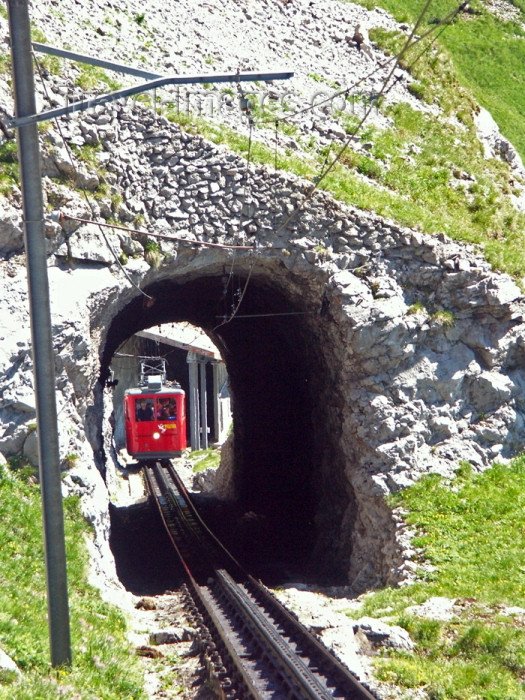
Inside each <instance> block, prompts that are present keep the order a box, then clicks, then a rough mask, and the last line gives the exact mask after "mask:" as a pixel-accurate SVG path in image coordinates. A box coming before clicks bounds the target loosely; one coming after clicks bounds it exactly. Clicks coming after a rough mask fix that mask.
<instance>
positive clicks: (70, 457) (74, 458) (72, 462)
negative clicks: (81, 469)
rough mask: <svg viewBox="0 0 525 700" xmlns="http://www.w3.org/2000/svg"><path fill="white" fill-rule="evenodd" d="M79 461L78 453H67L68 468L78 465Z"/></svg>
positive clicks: (65, 463) (65, 462) (66, 462)
mask: <svg viewBox="0 0 525 700" xmlns="http://www.w3.org/2000/svg"><path fill="white" fill-rule="evenodd" d="M77 462H78V455H77V454H75V453H74V452H71V453H70V454H67V455H66V456H65V457H64V466H65V467H66V468H67V469H72V468H73V467H74V466H76V464H77Z"/></svg>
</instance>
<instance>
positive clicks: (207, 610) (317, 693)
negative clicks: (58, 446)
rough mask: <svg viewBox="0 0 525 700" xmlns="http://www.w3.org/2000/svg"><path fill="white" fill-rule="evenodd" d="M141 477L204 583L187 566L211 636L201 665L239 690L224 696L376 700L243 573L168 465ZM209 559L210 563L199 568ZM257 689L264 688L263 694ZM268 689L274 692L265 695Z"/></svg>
mask: <svg viewBox="0 0 525 700" xmlns="http://www.w3.org/2000/svg"><path fill="white" fill-rule="evenodd" d="M145 472H146V480H147V482H148V488H149V490H150V493H151V494H152V495H154V496H155V499H156V501H157V506H158V508H159V510H160V511H161V516H162V519H163V522H164V524H165V527H166V528H167V529H169V528H170V527H171V531H170V530H168V534H169V536H170V539H171V540H172V542H173V543H174V545H175V548H176V550H177V552H178V554H179V557H181V558H182V557H183V556H184V552H183V551H182V550H183V549H184V550H185V549H187V548H189V549H190V550H191V551H190V555H191V556H192V557H193V558H195V553H196V552H197V553H198V554H197V559H198V562H199V564H198V566H197V568H198V569H199V572H198V575H199V576H198V577H199V578H201V577H202V578H205V579H206V581H207V585H199V584H198V583H197V581H196V578H195V576H194V573H195V572H192V571H190V567H189V566H188V564H187V563H186V562H183V565H184V568H185V570H186V572H187V574H188V579H189V582H190V588H191V593H190V596H191V598H192V599H193V605H194V607H195V608H196V610H198V616H197V622H198V624H199V626H200V627H201V629H203V628H204V629H205V628H208V629H210V630H212V633H211V637H210V633H209V632H206V631H203V634H204V638H205V639H206V641H205V642H203V645H204V655H205V660H206V664H207V666H208V668H209V670H210V674H211V675H212V676H213V678H215V680H216V682H219V681H217V678H219V677H221V675H222V676H223V677H224V676H226V677H229V678H230V679H232V681H231V682H234V683H236V684H237V686H238V687H239V692H238V693H236V694H233V695H228V694H226V695H224V694H223V695H222V697H235V698H251V699H253V698H256V699H260V698H274V697H277V696H276V695H275V692H277V688H276V686H277V685H278V686H279V688H280V690H279V691H278V692H279V693H280V694H279V697H283V698H287V699H288V700H333V698H345V700H377V698H378V695H377V694H375V693H373V692H372V691H371V690H369V689H368V688H367V687H366V686H365V685H363V684H362V683H361V682H360V681H359V680H358V679H357V678H356V677H355V676H354V675H353V674H352V673H351V672H350V671H349V670H348V669H347V668H346V667H345V666H344V665H343V664H342V663H341V662H339V661H338V659H336V657H335V656H334V655H333V654H332V653H331V652H329V651H328V650H327V649H326V647H325V646H324V645H323V644H322V643H321V642H320V641H319V640H318V639H317V638H316V637H315V636H314V635H313V634H311V633H310V632H309V631H308V630H307V629H306V628H305V627H304V626H303V625H301V624H300V623H299V622H298V620H297V618H296V617H295V616H294V615H293V614H292V613H290V612H289V611H288V610H287V609H286V608H285V607H284V606H283V605H282V604H281V603H280V602H279V601H278V600H277V599H276V598H275V596H274V595H273V594H272V593H271V592H270V591H268V589H267V588H266V587H265V586H263V585H262V583H260V582H259V581H257V580H255V579H254V578H253V577H252V576H249V575H248V574H246V573H245V572H244V570H243V569H242V567H241V566H240V565H239V564H238V562H237V561H236V560H235V559H234V558H233V557H231V555H230V554H229V552H228V551H227V550H226V549H225V548H224V546H223V545H222V543H220V541H219V540H217V538H216V537H215V536H214V535H213V533H211V531H210V530H209V529H208V528H207V527H206V525H205V524H204V523H203V522H202V519H201V518H200V516H199V514H198V512H197V510H196V509H195V506H194V505H193V503H192V502H191V498H190V497H189V495H188V494H187V492H186V489H185V488H184V485H183V484H182V481H181V480H180V477H179V476H178V475H177V473H176V471H175V470H174V469H173V466H172V465H171V463H169V462H168V461H167V460H166V461H164V462H162V463H157V464H155V465H149V468H145ZM153 482H154V483H153ZM182 521H185V522H182ZM174 531H175V532H174ZM181 541H183V542H184V545H182V544H181ZM208 554H210V556H211V559H210V560H209V561H208V562H206V564H205V566H204V568H201V562H202V560H203V559H206V556H207V555H208ZM223 565H224V567H223ZM227 566H233V569H234V571H235V575H236V576H237V578H239V579H240V580H241V581H242V583H239V582H236V581H235V579H234V577H233V576H232V575H231V574H230V573H229V572H228V571H226V567H227ZM206 635H207V637H206ZM254 659H259V662H260V664H259V663H255V661H254ZM259 665H260V668H257V667H258V666H259ZM254 672H255V675H254ZM258 685H260V686H264V689H263V690H262V691H261V690H260V689H259V688H258ZM271 685H273V686H274V687H273V689H271V690H268V689H267V686H271ZM237 686H236V687H237ZM221 692H222V691H221ZM243 693H244V694H243ZM283 693H284V694H283Z"/></svg>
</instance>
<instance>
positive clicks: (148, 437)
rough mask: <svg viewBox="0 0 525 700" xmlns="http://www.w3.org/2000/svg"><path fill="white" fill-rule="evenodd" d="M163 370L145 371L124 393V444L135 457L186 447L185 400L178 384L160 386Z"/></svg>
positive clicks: (165, 455)
mask: <svg viewBox="0 0 525 700" xmlns="http://www.w3.org/2000/svg"><path fill="white" fill-rule="evenodd" d="M165 376H166V375H165V372H164V373H163V374H160V375H147V374H145V373H144V371H141V382H140V383H141V384H142V385H143V386H141V387H139V388H136V389H128V390H127V391H126V392H125V394H124V420H125V424H126V448H127V450H128V452H129V454H130V455H131V456H132V457H134V458H135V459H138V460H146V459H171V458H173V457H180V455H181V453H182V450H184V449H185V448H186V401H185V398H186V397H185V393H184V391H183V389H181V388H180V387H179V386H176V387H167V386H164V380H165Z"/></svg>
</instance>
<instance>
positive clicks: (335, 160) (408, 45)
mask: <svg viewBox="0 0 525 700" xmlns="http://www.w3.org/2000/svg"><path fill="white" fill-rule="evenodd" d="M431 2H432V0H426V3H425V6H424V7H423V9H422V11H421V13H420V14H419V17H418V19H417V21H416V23H415V25H414V27H413V29H412V31H411V33H410V35H409V37H408V38H407V40H406V42H405V45H404V46H403V48H402V49H401V51H400V52H399V53H398V54H397V55H396V57H395V63H394V65H393V67H392V68H391V70H390V72H389V74H388V76H387V77H386V78H385V79H384V80H383V84H382V86H381V89H380V91H379V92H378V93H377V97H378V98H379V97H381V96H382V95H383V94H384V92H385V90H386V87H387V85H388V83H389V81H390V79H391V78H392V76H393V74H394V71H395V70H396V68H397V66H398V65H399V62H400V60H401V59H402V58H403V56H404V54H405V53H406V52H407V51H408V49H410V48H412V46H414V44H415V43H416V41H412V39H413V37H414V35H415V33H416V31H417V29H418V28H419V25H420V24H421V22H422V21H423V17H424V16H425V14H426V12H427V10H428V8H429V6H430V4H431ZM466 4H467V3H462V4H461V5H460V6H459V7H457V8H456V9H455V10H454V11H453V12H451V13H450V14H449V15H447V17H446V20H447V22H449V21H450V19H451V18H452V17H453V16H455V15H456V14H458V13H459V12H460V11H461V9H462V8H463V7H464V6H465V5H466ZM435 26H439V25H435ZM431 31H435V27H433V28H432V30H431ZM429 33H430V32H427V34H426V35H428V34H429ZM419 40H420V38H419V39H418V40H417V41H419ZM421 55H422V54H421ZM372 108H373V105H372V104H371V105H370V106H369V108H368V109H367V111H366V113H365V114H364V116H363V118H362V119H361V120H360V121H359V123H358V124H357V126H356V127H355V128H354V129H353V131H352V133H351V134H350V135H349V136H348V138H347V139H346V141H345V142H344V143H343V146H342V147H341V148H340V149H339V151H338V153H337V155H336V156H335V158H333V160H332V161H331V162H330V164H329V165H328V166H327V167H325V168H324V169H323V171H322V172H321V174H320V175H319V176H317V177H316V179H315V182H314V183H313V184H312V187H311V188H310V190H309V192H308V193H307V194H306V196H305V197H304V199H303V200H302V202H301V203H300V204H299V205H298V206H297V207H296V208H295V209H294V210H293V212H291V213H290V214H289V216H288V217H287V218H286V219H285V221H284V222H283V223H282V224H281V226H280V227H279V230H278V233H280V232H281V231H283V230H284V229H285V228H286V227H287V226H288V224H289V223H290V222H291V221H292V220H293V219H294V218H295V217H296V216H297V214H298V213H299V212H300V211H302V209H303V208H304V207H305V205H306V204H307V202H308V201H309V200H310V199H311V198H312V197H313V195H314V194H315V192H316V191H317V190H318V189H319V187H320V184H321V182H322V181H323V180H324V179H325V178H326V176H327V175H328V174H329V173H330V172H331V171H332V170H333V169H334V167H335V166H336V165H337V163H338V162H339V161H340V159H341V157H342V156H343V154H344V153H345V151H346V150H347V149H348V147H349V145H350V143H351V141H352V139H353V137H354V136H355V135H356V133H357V132H358V131H359V129H360V128H361V127H362V125H363V124H364V122H365V121H366V119H367V118H368V116H369V115H370V113H371V111H372Z"/></svg>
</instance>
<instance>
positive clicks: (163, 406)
mask: <svg viewBox="0 0 525 700" xmlns="http://www.w3.org/2000/svg"><path fill="white" fill-rule="evenodd" d="M135 418H136V420H138V421H148V420H175V419H176V418H177V404H176V403H175V399H174V398H172V397H170V398H159V399H140V398H139V399H136V400H135Z"/></svg>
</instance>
